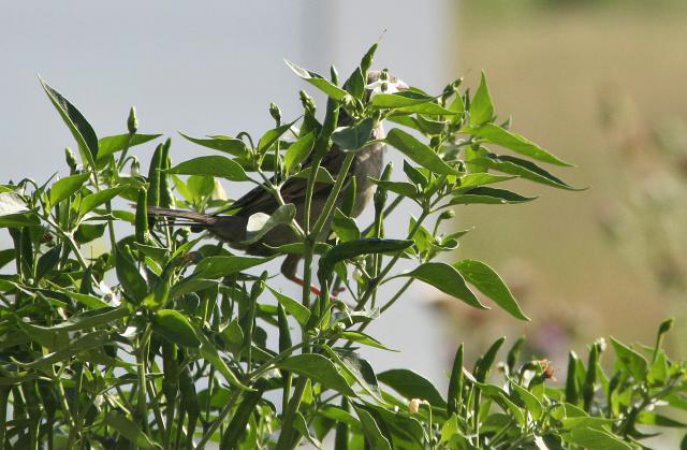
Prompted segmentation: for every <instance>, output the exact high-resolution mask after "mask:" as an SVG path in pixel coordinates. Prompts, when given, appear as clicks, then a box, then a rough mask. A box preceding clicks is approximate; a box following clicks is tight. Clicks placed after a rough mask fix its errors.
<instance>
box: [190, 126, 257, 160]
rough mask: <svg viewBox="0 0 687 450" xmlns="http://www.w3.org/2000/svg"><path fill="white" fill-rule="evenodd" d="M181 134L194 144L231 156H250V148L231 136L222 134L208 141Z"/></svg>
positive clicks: (211, 137)
mask: <svg viewBox="0 0 687 450" xmlns="http://www.w3.org/2000/svg"><path fill="white" fill-rule="evenodd" d="M179 134H180V135H181V136H182V137H183V138H184V139H186V140H188V141H190V142H193V143H194V144H198V145H202V146H203V147H207V148H211V149H213V150H219V151H221V152H225V153H229V154H230V155H233V156H237V157H239V158H244V157H246V156H247V155H248V146H247V145H246V143H245V142H243V141H242V140H241V139H236V138H233V137H231V136H225V135H221V134H217V135H213V136H210V137H209V138H207V139H199V138H194V137H191V136H188V135H186V134H184V133H182V132H179Z"/></svg>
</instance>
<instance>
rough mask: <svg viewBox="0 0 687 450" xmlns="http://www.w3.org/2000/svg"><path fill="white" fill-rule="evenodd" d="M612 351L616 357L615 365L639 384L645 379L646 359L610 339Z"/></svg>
mask: <svg viewBox="0 0 687 450" xmlns="http://www.w3.org/2000/svg"><path fill="white" fill-rule="evenodd" d="M611 343H612V344H613V349H614V350H615V354H616V356H617V357H618V360H617V364H618V365H619V366H621V367H623V368H625V369H626V370H627V371H628V372H629V373H630V374H631V375H632V377H633V378H634V379H635V381H637V382H640V381H643V380H644V379H645V378H646V373H647V370H648V364H647V362H646V359H644V357H643V356H642V355H640V354H639V353H637V352H636V351H634V350H632V349H631V348H630V347H628V346H626V345H625V344H623V343H621V342H619V341H617V340H615V339H613V338H611Z"/></svg>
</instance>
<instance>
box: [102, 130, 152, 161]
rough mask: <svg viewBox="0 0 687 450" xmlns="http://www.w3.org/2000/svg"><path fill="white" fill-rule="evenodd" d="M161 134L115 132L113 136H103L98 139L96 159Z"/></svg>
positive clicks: (148, 140) (143, 142)
mask: <svg viewBox="0 0 687 450" xmlns="http://www.w3.org/2000/svg"><path fill="white" fill-rule="evenodd" d="M160 136H162V135H161V134H138V133H136V134H134V135H131V134H129V133H124V134H117V135H114V136H105V137H103V138H100V140H99V141H98V157H97V159H102V158H105V157H106V156H109V155H111V154H113V153H116V152H119V151H122V150H124V148H126V147H127V144H128V146H129V148H131V147H135V146H137V145H141V144H145V143H146V142H150V141H152V140H155V139H157V138H159V137H160Z"/></svg>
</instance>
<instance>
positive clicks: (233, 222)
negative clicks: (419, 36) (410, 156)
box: [148, 72, 407, 283]
mask: <svg viewBox="0 0 687 450" xmlns="http://www.w3.org/2000/svg"><path fill="white" fill-rule="evenodd" d="M379 74H380V72H370V73H369V74H368V84H372V83H375V82H377V81H378V80H379ZM388 83H389V85H392V86H393V87H395V88H396V89H398V90H403V89H407V85H406V84H405V83H403V82H402V81H400V80H398V79H396V77H393V76H391V75H390V76H389V79H388ZM346 119H347V118H346V117H340V120H339V125H343V124H345V122H346ZM383 138H384V130H383V128H382V125H381V123H379V124H378V125H377V126H376V127H375V128H373V130H372V133H371V136H370V139H375V140H376V139H383ZM384 147H385V146H384V144H381V143H375V144H372V145H368V146H366V147H365V148H363V149H362V150H359V151H358V152H357V153H356V156H355V159H354V160H353V164H352V165H351V168H350V171H349V176H355V177H356V187H357V189H356V201H355V207H354V210H353V214H352V216H353V217H357V216H358V215H360V213H362V211H363V209H364V208H365V206H366V205H367V203H368V202H369V200H370V199H371V198H372V195H373V194H374V188H375V185H374V184H373V183H372V182H371V181H370V177H371V178H379V176H380V175H381V171H382V165H383V153H384ZM344 157H345V154H344V152H342V151H341V150H340V149H339V148H338V147H337V146H335V145H334V146H332V148H331V149H330V151H329V152H328V153H327V154H326V155H325V156H324V158H323V159H322V162H321V166H322V167H324V168H325V169H327V171H328V172H329V173H330V174H332V176H334V177H336V176H337V174H338V173H339V172H340V171H341V165H342V163H343V160H344ZM310 162H311V161H310V159H308V160H306V161H305V163H304V164H303V166H304V167H307V166H308V165H309V164H310ZM347 184H348V182H347ZM331 187H332V186H331V185H330V184H324V183H316V184H315V189H314V190H313V197H312V204H311V214H310V223H314V222H315V221H316V220H317V218H318V217H319V214H320V213H321V211H322V209H323V207H324V205H325V202H326V200H327V198H328V196H329V193H330V191H331ZM305 188H306V180H305V179H303V178H291V179H289V180H288V181H287V182H286V183H284V185H283V186H282V188H281V194H282V197H283V199H284V201H285V202H286V203H293V204H294V205H295V206H296V220H297V221H298V223H299V224H301V225H302V224H303V217H304V213H305V211H304V203H305ZM278 207H279V203H278V202H277V201H276V199H275V198H274V196H273V195H272V194H271V193H270V192H268V191H267V190H266V189H264V188H263V187H262V186H258V187H256V188H254V189H252V190H251V191H249V192H248V193H247V194H245V195H244V196H242V197H241V198H239V199H238V200H236V201H235V202H234V203H233V204H232V205H231V209H230V210H231V211H234V213H233V214H232V215H214V214H203V213H198V212H194V211H184V210H175V209H167V208H158V207H151V208H149V209H148V212H149V214H150V215H154V216H162V217H168V218H171V219H173V220H177V221H178V220H181V221H183V222H184V223H189V224H191V225H192V226H194V227H199V228H202V229H205V230H207V231H208V232H210V233H211V234H212V235H213V236H215V237H216V238H218V239H220V240H222V241H224V242H227V243H228V244H229V245H230V246H231V247H233V248H237V249H240V250H244V251H245V252H246V253H249V254H253V255H271V254H273V252H274V250H273V249H272V248H274V247H279V246H281V245H284V244H289V243H293V242H295V241H296V235H295V233H294V232H293V230H291V228H289V227H288V226H286V225H279V226H277V227H275V228H273V229H272V230H270V231H269V232H267V234H265V236H264V237H263V238H262V239H260V240H259V241H257V242H255V243H250V244H246V243H244V241H245V240H246V226H247V223H248V218H249V217H250V216H251V215H253V214H255V213H259V212H260V213H265V214H272V213H273V212H274V211H275V210H276V209H277V208H278ZM330 232H331V231H330V225H329V224H326V225H325V227H324V229H323V233H324V234H325V236H324V237H326V236H328V235H329V233H330ZM299 260H300V257H299V256H298V255H289V256H287V258H286V259H285V260H284V263H283V264H282V267H281V271H282V273H283V274H284V275H285V276H286V277H287V278H288V279H290V280H293V281H296V282H298V283H302V281H301V280H300V279H299V278H298V277H296V269H297V266H298V261H299Z"/></svg>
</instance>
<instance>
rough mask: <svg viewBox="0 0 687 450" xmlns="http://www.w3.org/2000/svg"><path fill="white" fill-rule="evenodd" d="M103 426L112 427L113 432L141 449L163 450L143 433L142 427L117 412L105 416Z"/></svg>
mask: <svg viewBox="0 0 687 450" xmlns="http://www.w3.org/2000/svg"><path fill="white" fill-rule="evenodd" d="M103 424H105V425H107V426H109V427H111V428H112V429H113V430H115V431H116V432H117V433H119V434H121V435H122V436H124V438H126V439H127V440H128V441H129V442H131V443H132V444H134V445H135V446H136V447H138V448H140V449H143V450H159V449H160V448H161V447H160V446H159V445H158V444H155V443H154V442H153V441H152V440H151V439H150V437H148V435H147V434H145V433H144V432H143V430H142V429H141V427H140V426H139V425H138V424H137V423H136V422H134V421H133V420H130V419H128V418H127V417H125V416H124V415H123V414H121V413H119V412H117V411H110V413H109V414H107V415H106V416H105V419H104V420H103Z"/></svg>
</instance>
